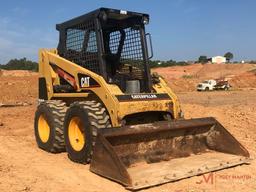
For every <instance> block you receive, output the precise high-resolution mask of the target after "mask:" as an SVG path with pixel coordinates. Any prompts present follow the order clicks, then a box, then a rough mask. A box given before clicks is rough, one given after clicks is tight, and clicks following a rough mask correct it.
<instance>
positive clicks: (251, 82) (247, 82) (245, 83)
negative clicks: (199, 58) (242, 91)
mask: <svg viewBox="0 0 256 192" xmlns="http://www.w3.org/2000/svg"><path fill="white" fill-rule="evenodd" d="M230 83H231V85H232V86H233V87H236V88H250V87H252V88H256V73H253V72H245V73H243V74H240V75H237V76H235V77H233V78H232V79H231V80H230Z"/></svg>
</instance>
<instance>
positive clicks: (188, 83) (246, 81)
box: [152, 64, 256, 92]
mask: <svg viewBox="0 0 256 192" xmlns="http://www.w3.org/2000/svg"><path fill="white" fill-rule="evenodd" d="M255 69H256V65H255V64H205V65H202V64H192V65H188V66H175V67H166V68H156V69H153V70H152V71H153V72H157V73H159V74H160V75H161V76H163V77H164V78H165V79H166V80H167V82H168V83H169V85H170V87H171V88H172V89H173V90H174V91H177V92H182V91H194V90H195V89H196V86H197V84H198V83H199V82H202V81H203V80H207V79H218V78H228V79H229V81H230V83H231V85H232V87H233V89H238V88H248V87H252V88H256V83H255V72H253V70H255Z"/></svg>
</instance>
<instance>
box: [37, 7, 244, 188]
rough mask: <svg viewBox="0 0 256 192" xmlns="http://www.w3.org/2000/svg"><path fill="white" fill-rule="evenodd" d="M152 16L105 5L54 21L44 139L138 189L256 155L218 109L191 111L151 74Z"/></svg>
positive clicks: (45, 82) (45, 59)
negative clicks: (188, 115) (202, 114)
mask: <svg viewBox="0 0 256 192" xmlns="http://www.w3.org/2000/svg"><path fill="white" fill-rule="evenodd" d="M148 23H149V15H147V14H142V13H136V12H130V11H123V10H115V9H108V8H100V9H97V10H95V11H93V12H90V13H88V14H85V15H82V16H80V17H77V18H74V19H72V20H69V21H66V22H64V23H61V24H57V26H56V27H57V30H58V31H59V33H60V36H59V44H58V48H57V49H41V50H40V52H39V74H40V77H39V105H38V108H37V111H36V113H35V125H34V127H35V137H36V141H37V144H38V146H39V147H40V148H41V149H43V150H46V151H48V152H52V153H58V152H63V151H67V153H68V156H69V158H70V159H71V160H72V161H74V162H78V163H83V164H86V163H90V170H91V171H92V172H94V173H96V174H99V175H101V176H104V177H107V178H109V179H111V180H114V181H117V182H119V183H121V184H123V185H124V186H125V187H127V188H128V189H131V190H137V189H141V188H146V187H149V186H154V185H159V184H162V183H166V182H170V181H176V180H180V179H183V178H187V177H191V176H194V175H200V174H203V173H206V172H211V171H216V170H220V169H224V168H228V167H233V166H236V165H240V164H246V163H249V153H248V151H247V150H246V149H245V148H244V147H243V146H242V145H241V144H240V143H239V142H238V141H237V140H236V139H235V138H234V137H233V136H232V135H231V134H230V133H229V132H228V131H227V130H226V129H225V128H224V127H223V126H222V125H221V124H220V123H219V122H218V121H217V120H216V119H214V118H211V117H209V118H199V119H190V120H184V119H183V113H182V111H181V109H180V104H179V101H178V99H177V97H176V95H175V94H174V93H173V92H172V90H171V89H170V88H169V87H168V85H167V83H166V82H165V80H164V79H163V78H162V77H160V76H158V75H157V74H150V69H149V66H148V60H149V59H150V58H151V57H152V55H153V52H152V46H151V37H150V34H149V33H146V32H145V25H146V24H148ZM148 47H150V50H148ZM149 55H151V56H149Z"/></svg>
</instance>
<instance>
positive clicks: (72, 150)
mask: <svg viewBox="0 0 256 192" xmlns="http://www.w3.org/2000/svg"><path fill="white" fill-rule="evenodd" d="M75 118H76V121H77V125H75V127H79V130H78V132H80V133H79V134H81V135H82V138H81V136H80V137H79V136H76V135H74V134H72V131H71V130H72V129H76V128H74V127H73V125H72V123H71V122H72V119H73V120H74V119H75ZM78 119H79V120H78ZM107 127H111V123H110V119H109V115H108V114H107V110H106V108H105V107H103V106H102V104H101V103H99V102H97V101H80V102H74V103H73V104H71V105H70V108H69V109H68V110H67V113H66V116H65V121H64V138H65V143H66V151H67V152H68V157H69V158H70V159H71V160H72V161H74V162H77V163H83V164H86V163H89V162H90V160H91V156H92V151H93V146H94V144H95V139H96V136H97V130H98V129H100V128H107ZM79 134H78V135H79ZM74 137H77V138H74ZM81 140H82V141H81ZM79 142H80V144H79ZM76 145H77V146H76Z"/></svg>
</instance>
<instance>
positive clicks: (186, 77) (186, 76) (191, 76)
mask: <svg viewBox="0 0 256 192" xmlns="http://www.w3.org/2000/svg"><path fill="white" fill-rule="evenodd" d="M182 78H183V79H192V78H194V76H193V75H183V76H182Z"/></svg>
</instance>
